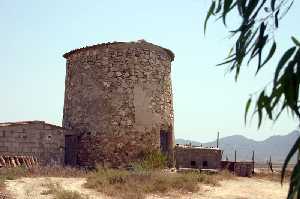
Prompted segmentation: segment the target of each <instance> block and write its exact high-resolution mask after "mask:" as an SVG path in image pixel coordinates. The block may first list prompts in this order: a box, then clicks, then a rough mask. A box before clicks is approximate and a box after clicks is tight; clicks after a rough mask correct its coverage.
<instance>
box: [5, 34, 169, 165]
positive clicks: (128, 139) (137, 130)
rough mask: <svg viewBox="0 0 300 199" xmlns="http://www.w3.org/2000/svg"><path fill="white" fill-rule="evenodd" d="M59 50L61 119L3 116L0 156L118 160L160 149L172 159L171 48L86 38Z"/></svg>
mask: <svg viewBox="0 0 300 199" xmlns="http://www.w3.org/2000/svg"><path fill="white" fill-rule="evenodd" d="M63 57H64V58H66V60H67V64H66V80H65V99H64V110H63V127H59V126H55V125H51V124H48V123H45V122H41V121H29V122H15V123H12V122H11V123H2V124H0V156H1V155H34V156H37V158H38V160H39V161H40V162H41V164H60V165H63V164H67V165H72V166H76V165H80V166H95V164H96V163H100V164H107V165H108V166H112V167H120V166H126V165H128V164H129V163H132V162H133V161H135V160H137V159H139V158H141V157H143V155H144V154H145V153H147V152H151V151H153V150H161V151H162V152H163V153H164V154H165V155H167V157H168V159H169V162H170V163H171V164H172V162H173V146H174V133H173V126H174V125H173V117H174V116H173V101H172V88H171V62H172V61H173V60H174V54H173V53H172V52H171V51H170V50H168V49H165V48H162V47H159V46H157V45H154V44H151V43H148V42H145V41H143V40H142V41H139V42H114V43H104V44H98V45H94V46H88V47H85V48H80V49H76V50H72V51H70V52H68V53H66V54H64V55H63Z"/></svg>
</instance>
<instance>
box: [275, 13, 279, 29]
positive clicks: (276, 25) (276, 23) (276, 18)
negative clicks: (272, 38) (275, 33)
mask: <svg viewBox="0 0 300 199" xmlns="http://www.w3.org/2000/svg"><path fill="white" fill-rule="evenodd" d="M279 11H280V10H278V11H277V12H276V13H275V27H276V28H278V14H279Z"/></svg>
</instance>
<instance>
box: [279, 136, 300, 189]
mask: <svg viewBox="0 0 300 199" xmlns="http://www.w3.org/2000/svg"><path fill="white" fill-rule="evenodd" d="M299 146H300V137H298V138H297V140H296V142H295V143H294V145H293V147H292V148H291V150H290V151H289V153H288V155H287V156H286V158H285V160H284V163H283V166H282V170H281V184H282V183H283V179H284V174H285V170H286V167H287V165H288V163H289V161H290V160H291V158H292V157H293V155H294V154H295V153H296V151H297V149H298V147H299Z"/></svg>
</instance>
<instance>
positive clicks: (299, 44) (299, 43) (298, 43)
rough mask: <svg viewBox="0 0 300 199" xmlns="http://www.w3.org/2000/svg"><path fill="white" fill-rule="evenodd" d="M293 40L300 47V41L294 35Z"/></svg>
mask: <svg viewBox="0 0 300 199" xmlns="http://www.w3.org/2000/svg"><path fill="white" fill-rule="evenodd" d="M292 40H293V42H294V43H295V45H296V46H299V47H300V42H299V41H298V40H297V39H296V38H295V37H294V36H292Z"/></svg>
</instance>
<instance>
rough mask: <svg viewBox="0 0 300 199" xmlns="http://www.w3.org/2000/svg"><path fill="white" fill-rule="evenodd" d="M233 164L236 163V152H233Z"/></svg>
mask: <svg viewBox="0 0 300 199" xmlns="http://www.w3.org/2000/svg"><path fill="white" fill-rule="evenodd" d="M234 162H236V150H234Z"/></svg>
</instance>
